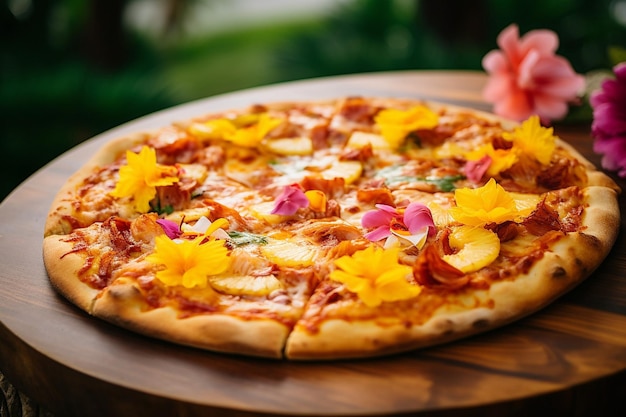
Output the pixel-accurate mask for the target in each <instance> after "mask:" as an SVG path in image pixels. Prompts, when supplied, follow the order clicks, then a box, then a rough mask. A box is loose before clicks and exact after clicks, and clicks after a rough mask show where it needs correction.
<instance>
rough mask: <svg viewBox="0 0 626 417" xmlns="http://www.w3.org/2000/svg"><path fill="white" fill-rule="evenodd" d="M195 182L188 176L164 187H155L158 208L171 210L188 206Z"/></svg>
mask: <svg viewBox="0 0 626 417" xmlns="http://www.w3.org/2000/svg"><path fill="white" fill-rule="evenodd" d="M196 185H197V182H196V181H195V180H190V179H188V178H183V179H182V180H181V181H178V182H175V183H174V184H172V185H168V186H166V187H157V199H158V204H159V208H160V209H161V210H165V209H166V208H167V209H169V208H171V209H173V210H184V209H185V208H187V207H188V206H189V202H190V201H191V191H192V190H193V189H194V188H195V186H196Z"/></svg>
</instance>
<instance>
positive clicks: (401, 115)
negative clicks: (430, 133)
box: [374, 106, 439, 149]
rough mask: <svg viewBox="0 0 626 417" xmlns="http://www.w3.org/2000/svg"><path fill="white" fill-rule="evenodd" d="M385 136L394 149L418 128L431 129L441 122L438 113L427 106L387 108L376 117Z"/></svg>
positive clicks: (375, 119)
mask: <svg viewBox="0 0 626 417" xmlns="http://www.w3.org/2000/svg"><path fill="white" fill-rule="evenodd" d="M374 121H375V122H376V124H377V125H378V126H379V127H380V131H381V134H382V135H383V138H385V140H386V141H387V142H388V143H389V145H390V146H391V148H392V149H395V148H397V147H398V146H400V145H401V144H402V142H403V141H404V139H405V138H406V137H407V135H408V134H409V133H411V132H413V131H415V130H418V129H431V128H433V127H435V126H437V124H438V123H439V117H438V116H437V114H436V113H434V112H433V111H432V110H430V109H429V108H428V107H425V106H415V107H413V108H410V109H408V110H397V109H385V110H382V111H380V112H379V113H378V114H377V115H376V117H375V118H374Z"/></svg>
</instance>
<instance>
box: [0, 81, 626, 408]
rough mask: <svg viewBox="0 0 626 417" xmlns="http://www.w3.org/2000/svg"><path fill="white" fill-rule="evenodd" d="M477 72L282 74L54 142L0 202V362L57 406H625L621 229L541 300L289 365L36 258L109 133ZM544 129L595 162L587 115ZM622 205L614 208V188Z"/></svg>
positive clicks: (476, 98) (448, 97) (410, 88)
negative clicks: (247, 353)
mask: <svg viewBox="0 0 626 417" xmlns="http://www.w3.org/2000/svg"><path fill="white" fill-rule="evenodd" d="M484 82H485V77H484V75H483V74H481V73H477V72H392V73H374V74H362V75H353V76H341V77H331V78H323V79H315V80H308V81H299V82H292V83H286V84H279V85H274V86H268V87H262V88H256V89H251V90H246V91H242V92H236V93H231V94H227V95H222V96H217V97H213V98H209V99H205V100H200V101H196V102H192V103H188V104H186V105H182V106H178V107H175V108H173V109H170V110H166V111H164V112H160V113H157V114H154V115H150V116H147V117H144V118H141V119H139V120H136V121H134V122H131V123H129V124H126V125H123V126H120V127H119V128H116V129H114V130H112V131H109V132H106V133H104V134H102V135H99V136H98V137H95V138H93V139H92V140H90V141H87V142H86V143H84V144H82V145H80V146H78V147H77V148H75V149H73V150H71V151H69V152H67V153H66V154H64V155H62V156H61V157H59V158H57V159H56V160H54V161H52V162H51V163H50V164H48V165H47V166H45V167H43V168H42V169H41V170H40V171H39V172H37V173H36V174H35V175H33V176H32V177H31V178H29V179H28V180H27V181H25V182H24V183H23V184H22V185H21V186H20V187H18V188H17V189H16V190H15V191H14V192H13V193H12V194H11V195H9V197H7V199H6V200H5V201H4V202H3V203H2V205H0V370H1V371H2V372H3V373H4V375H5V376H6V377H7V378H8V380H10V381H11V382H12V383H13V384H14V385H15V386H16V387H17V388H18V389H20V390H22V391H23V392H25V393H26V394H27V395H28V396H30V397H31V398H33V399H34V400H35V401H37V402H39V403H40V404H42V406H44V407H45V408H47V409H49V410H51V411H52V412H53V413H55V414H56V415H58V416H81V417H86V416H195V415H212V416H215V415H237V416H240V415H253V414H254V415H256V414H260V415H273V414H280V415H391V414H396V415H397V414H404V413H411V414H417V415H423V414H428V415H437V416H440V415H441V416H444V415H445V416H447V415H451V416H457V415H458V416H474V415H476V416H478V415H480V416H485V415H487V416H489V415H505V414H506V415H528V414H530V413H532V412H542V413H543V412H545V411H550V412H551V414H552V415H572V416H575V415H588V414H587V413H589V412H591V413H592V414H593V415H610V414H611V413H612V414H613V415H622V414H621V413H622V412H623V410H624V409H626V256H625V254H624V250H625V249H626V242H625V240H624V237H625V234H624V231H623V230H622V231H621V233H620V235H619V237H618V241H617V243H616V246H615V247H614V249H613V251H612V252H611V254H610V255H609V256H608V258H607V259H606V260H605V262H604V263H603V264H602V265H601V266H600V267H599V268H598V269H597V270H596V271H595V273H594V274H593V275H592V276H591V277H590V278H589V279H588V280H587V281H585V282H584V283H583V284H581V285H580V286H579V287H577V288H576V289H574V290H573V291H572V292H570V293H568V294H566V295H564V296H563V297H562V298H560V299H559V300H558V301H556V302H555V303H553V304H552V305H551V306H549V307H548V308H546V309H544V310H542V311H541V312H539V313H536V314H534V315H532V316H530V317H527V318H525V319H523V320H520V321H518V322H517V323H515V324H512V325H509V326H506V327H503V328H501V329H498V330H495V331H492V332H489V333H486V334H483V335H478V336H475V337H472V338H469V339H465V340H462V341H459V342H454V343H451V344H447V345H443V346H439V347H434V348H430V349H425V350H420V351H415V352H411V353H407V354H401V355H397V356H392V357H386V358H379V359H368V360H355V361H339V362H317V363H290V362H286V361H274V360H264V359H252V358H242V357H234V356H228V355H222V354H214V353H210V352H205V351H200V350H195V349H192V348H186V347H181V346H176V345H173V344H169V343H166V342H162V341H156V340H152V339H149V338H146V337H143V336H139V335H136V334H134V333H131V332H128V331H126V330H123V329H120V328H117V327H114V326H111V325H109V324H107V323H104V322H102V321H100V320H97V319H94V318H91V317H89V316H88V315H86V314H84V313H83V312H82V311H80V310H78V309H77V308H75V307H74V306H72V305H71V304H69V303H68V302H66V301H65V300H64V299H63V298H61V297H60V296H58V295H57V294H56V293H55V292H54V290H53V289H52V288H51V286H50V285H49V283H48V280H47V275H46V272H45V269H44V266H43V263H42V259H41V244H42V230H43V224H44V219H45V216H46V213H47V211H48V207H49V205H50V203H51V200H52V198H53V196H54V194H55V193H56V192H57V190H58V189H59V187H60V186H61V185H62V184H63V182H64V181H65V180H66V179H67V178H68V176H69V175H70V174H71V173H72V172H74V171H75V170H76V169H78V167H79V166H80V165H81V164H82V163H83V161H85V159H86V158H87V157H88V156H89V155H90V154H92V153H93V152H94V151H95V150H96V149H97V148H98V147H100V146H101V145H102V144H103V143H104V142H106V141H107V140H109V139H112V138H114V137H117V136H120V135H122V134H125V133H129V132H135V131H141V130H145V129H148V128H152V127H156V126H161V125H165V124H168V123H170V122H172V121H175V120H181V119H184V118H186V117H189V116H192V115H199V114H202V113H205V112H211V111H214V110H221V109H226V108H233V107H244V106H247V105H249V104H253V103H255V102H266V101H278V100H293V99H322V98H333V97H340V96H345V95H366V96H367V95H378V96H400V97H412V98H424V99H429V100H438V101H442V102H448V103H452V104H457V105H465V106H470V107H474V108H479V109H483V110H485V109H488V107H487V106H486V105H485V104H484V103H483V102H482V101H481V98H480V91H481V89H482V86H483V85H484ZM556 131H557V134H559V135H560V136H561V137H562V138H563V139H565V140H566V141H569V142H570V143H572V144H573V145H574V146H575V147H576V148H578V149H579V150H580V151H581V152H582V154H584V155H585V156H586V157H587V158H589V159H590V160H591V161H592V162H594V163H595V164H596V165H597V164H598V163H599V157H598V156H597V155H594V154H593V152H592V150H591V147H592V141H591V138H590V136H589V126H588V125H584V126H558V127H557V129H556ZM620 185H621V186H624V185H625V184H623V183H622V182H620ZM620 203H621V207H622V212H623V208H624V207H626V205H624V196H622V198H621V200H620ZM622 215H623V214H622ZM622 228H623V226H622ZM0 407H1V405H0ZM620 409H621V410H620ZM602 411H604V412H602Z"/></svg>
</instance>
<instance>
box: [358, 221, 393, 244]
mask: <svg viewBox="0 0 626 417" xmlns="http://www.w3.org/2000/svg"><path fill="white" fill-rule="evenodd" d="M390 235H391V230H390V229H389V224H387V225H386V226H380V227H379V228H377V229H375V230H373V231H371V232H369V233H366V234H364V235H363V236H364V237H365V238H366V239H368V240H370V241H372V242H377V241H379V240H382V239H384V238H386V237H389V236H390Z"/></svg>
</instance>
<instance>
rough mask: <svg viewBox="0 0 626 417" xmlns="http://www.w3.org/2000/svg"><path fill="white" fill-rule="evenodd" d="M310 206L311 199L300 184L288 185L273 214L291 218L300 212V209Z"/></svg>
mask: <svg viewBox="0 0 626 417" xmlns="http://www.w3.org/2000/svg"><path fill="white" fill-rule="evenodd" d="M308 206H309V199H308V198H307V196H306V195H305V194H304V191H302V188H300V186H299V185H298V184H293V185H288V186H286V187H285V188H284V189H283V192H282V194H281V195H279V196H278V198H276V202H275V204H274V209H272V211H271V213H272V214H280V215H283V216H291V215H292V214H295V213H296V211H298V209H299V208H304V207H308Z"/></svg>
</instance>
